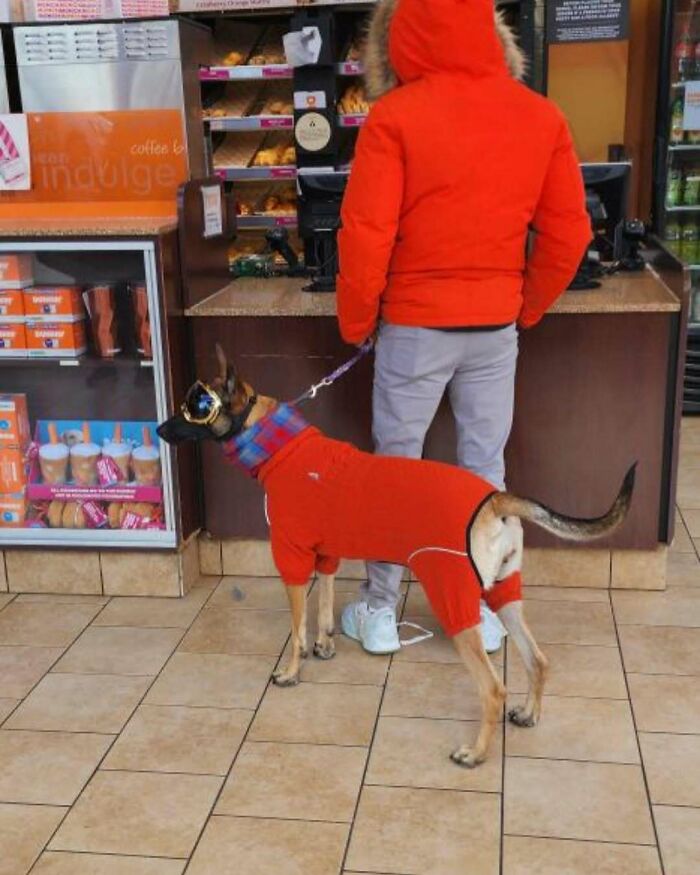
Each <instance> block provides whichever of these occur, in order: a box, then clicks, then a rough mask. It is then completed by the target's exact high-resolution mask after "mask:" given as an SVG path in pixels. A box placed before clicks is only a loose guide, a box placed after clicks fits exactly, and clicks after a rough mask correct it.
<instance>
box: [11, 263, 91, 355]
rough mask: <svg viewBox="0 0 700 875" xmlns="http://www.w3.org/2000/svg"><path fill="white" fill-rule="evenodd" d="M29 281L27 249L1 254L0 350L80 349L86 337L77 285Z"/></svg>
mask: <svg viewBox="0 0 700 875" xmlns="http://www.w3.org/2000/svg"><path fill="white" fill-rule="evenodd" d="M32 282H33V280H32V262H31V256H30V255H5V256H2V257H0V356H4V357H5V358H8V357H9V358H27V357H29V358H76V357H77V356H80V355H82V354H83V353H84V352H85V350H86V347H87V341H86V333H85V307H84V304H83V298H82V294H81V289H80V288H79V287H78V286H34V285H32Z"/></svg>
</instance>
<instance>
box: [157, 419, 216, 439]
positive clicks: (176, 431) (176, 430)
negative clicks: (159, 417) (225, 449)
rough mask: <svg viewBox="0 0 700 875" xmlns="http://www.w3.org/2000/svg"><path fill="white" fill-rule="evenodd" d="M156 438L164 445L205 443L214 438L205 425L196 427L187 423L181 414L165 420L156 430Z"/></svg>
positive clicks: (192, 423)
mask: <svg viewBox="0 0 700 875" xmlns="http://www.w3.org/2000/svg"><path fill="white" fill-rule="evenodd" d="M156 432H157V434H158V437H159V438H160V439H161V440H164V441H165V443H166V444H181V443H183V442H184V441H206V440H215V436H214V435H213V434H212V433H211V431H210V430H209V428H207V426H206V425H196V424H195V423H194V422H187V420H186V419H185V417H184V416H183V415H182V414H181V413H176V414H175V416H171V417H170V419H166V420H165V422H162V423H161V424H160V425H159V426H158V428H157V429H156Z"/></svg>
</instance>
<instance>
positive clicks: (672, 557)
mask: <svg viewBox="0 0 700 875" xmlns="http://www.w3.org/2000/svg"><path fill="white" fill-rule="evenodd" d="M666 586H667V587H668V589H669V590H671V589H674V588H676V587H685V586H693V587H700V560H698V557H697V556H696V555H695V553H669V555H668V566H667V568H666Z"/></svg>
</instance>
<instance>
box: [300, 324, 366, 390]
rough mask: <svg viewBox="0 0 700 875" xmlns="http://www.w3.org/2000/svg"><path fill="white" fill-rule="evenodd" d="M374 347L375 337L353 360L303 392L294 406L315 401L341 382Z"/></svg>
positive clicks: (363, 345) (363, 346)
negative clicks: (324, 391)
mask: <svg viewBox="0 0 700 875" xmlns="http://www.w3.org/2000/svg"><path fill="white" fill-rule="evenodd" d="M373 346H374V338H373V337H370V338H368V339H367V340H365V342H364V343H363V344H362V346H360V347H359V349H358V350H357V352H356V353H355V355H354V356H353V357H352V358H351V359H348V361H346V362H344V363H343V364H342V365H340V367H338V368H336V369H335V370H334V371H333V372H332V373H330V374H328V375H327V376H325V377H324V378H323V379H322V380H321V381H320V382H319V383H314V384H313V385H312V386H310V387H309V388H308V389H307V390H306V392H303V393H302V394H301V395H299V397H298V398H295V399H294V401H292V404H293V405H296V404H301V403H302V402H303V401H311V400H313V399H314V398H315V397H316V396H317V395H318V393H319V391H320V390H321V389H326V388H328V386H332V385H333V383H335V382H336V380H339V379H340V377H342V376H343V374H346V373H347V372H348V371H349V370H350V368H353V367H354V366H355V365H356V364H357V363H358V362H359V361H360V359H363V358H364V357H365V356H366V355H367V353H368V352H369V351H370V350H371V349H372V347H373Z"/></svg>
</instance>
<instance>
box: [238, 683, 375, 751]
mask: <svg viewBox="0 0 700 875" xmlns="http://www.w3.org/2000/svg"><path fill="white" fill-rule="evenodd" d="M380 696H381V690H380V689H379V687H370V686H360V685H359V684H308V683H302V684H299V686H296V687H288V688H283V687H275V686H271V687H269V688H268V690H267V692H266V693H265V697H264V698H263V701H262V705H261V706H260V708H259V710H258V713H257V715H256V717H255V720H254V721H253V725H252V726H251V727H250V733H249V735H248V737H249V739H250V740H251V741H287V742H295V741H301V742H307V743H308V744H340V745H368V744H369V743H370V740H371V738H372V731H373V730H374V724H375V720H376V717H377V711H378V709H379V700H380Z"/></svg>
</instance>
